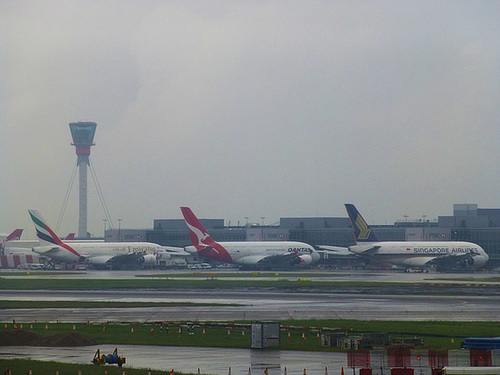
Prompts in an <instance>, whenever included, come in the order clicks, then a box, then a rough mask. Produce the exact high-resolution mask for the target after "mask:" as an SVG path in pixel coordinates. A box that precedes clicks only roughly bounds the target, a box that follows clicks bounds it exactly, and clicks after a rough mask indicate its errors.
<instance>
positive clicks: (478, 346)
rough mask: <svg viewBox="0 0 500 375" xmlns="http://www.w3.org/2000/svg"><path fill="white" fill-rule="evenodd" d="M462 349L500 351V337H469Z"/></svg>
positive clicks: (463, 343)
mask: <svg viewBox="0 0 500 375" xmlns="http://www.w3.org/2000/svg"><path fill="white" fill-rule="evenodd" d="M462 349H470V350H495V349H500V337H467V338H466V339H465V340H464V341H463V342H462Z"/></svg>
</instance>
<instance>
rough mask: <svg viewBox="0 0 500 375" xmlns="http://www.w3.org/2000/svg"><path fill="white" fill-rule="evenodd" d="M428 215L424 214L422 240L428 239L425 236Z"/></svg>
mask: <svg viewBox="0 0 500 375" xmlns="http://www.w3.org/2000/svg"><path fill="white" fill-rule="evenodd" d="M426 217H427V215H422V240H424V241H427V239H426V238H425V218H426Z"/></svg>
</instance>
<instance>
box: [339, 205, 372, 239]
mask: <svg viewBox="0 0 500 375" xmlns="http://www.w3.org/2000/svg"><path fill="white" fill-rule="evenodd" d="M345 208H346V210H347V214H348V215H349V219H350V220H351V225H352V228H353V230H354V238H355V239H356V243H363V242H365V243H366V242H378V239H377V237H376V236H375V234H374V233H373V231H372V230H371V229H370V226H369V225H368V224H367V222H366V221H365V219H363V216H361V214H360V213H359V211H358V210H357V209H356V207H355V206H354V205H353V204H350V203H346V205H345Z"/></svg>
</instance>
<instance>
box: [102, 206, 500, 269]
mask: <svg viewBox="0 0 500 375" xmlns="http://www.w3.org/2000/svg"><path fill="white" fill-rule="evenodd" d="M200 221H201V222H202V224H203V225H204V226H205V228H206V229H207V231H208V232H209V233H210V235H211V236H212V237H213V238H214V240H216V241H287V240H291V241H301V242H305V243H308V244H311V245H313V246H318V245H331V246H343V247H346V246H351V245H354V244H355V242H354V236H353V232H352V227H351V223H350V221H349V219H348V218H347V217H345V218H344V217H304V218H301V217H297V218H281V219H280V223H279V225H278V226H267V225H261V224H248V225H244V226H225V224H224V219H200ZM371 227H372V229H373V231H374V233H375V235H376V236H377V238H378V239H379V240H380V241H468V242H473V243H476V244H478V245H479V246H481V247H482V248H483V249H484V250H485V251H486V252H487V253H488V255H489V256H490V261H489V263H488V264H487V266H488V268H491V267H497V266H500V208H495V209H488V208H478V205H477V204H455V205H453V216H439V218H438V220H437V221H429V220H424V219H420V220H416V221H412V220H406V221H398V222H396V223H394V224H393V225H371ZM119 237H121V240H122V241H124V240H127V241H130V240H134V239H136V240H138V241H150V242H154V243H158V244H160V245H165V246H178V247H184V246H189V245H191V242H190V239H189V234H188V230H187V227H186V224H185V222H184V220H182V219H155V220H154V224H153V229H152V230H130V229H121V233H118V231H117V230H108V231H106V241H113V240H119ZM335 262H338V259H328V257H326V259H322V263H324V264H334V263H335Z"/></svg>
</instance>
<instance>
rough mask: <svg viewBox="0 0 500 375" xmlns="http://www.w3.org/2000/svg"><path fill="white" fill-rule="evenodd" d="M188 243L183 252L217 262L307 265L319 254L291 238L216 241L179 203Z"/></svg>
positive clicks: (260, 266) (189, 210)
mask: <svg viewBox="0 0 500 375" xmlns="http://www.w3.org/2000/svg"><path fill="white" fill-rule="evenodd" d="M181 211H182V215H183V216H184V220H185V222H186V225H187V227H188V229H189V237H190V238H191V243H192V246H187V247H186V248H185V250H186V252H188V253H191V254H196V255H198V256H199V257H201V258H206V259H211V260H215V261H218V262H223V263H230V264H237V265H240V266H247V267H256V268H288V267H291V266H309V265H311V264H314V263H316V262H317V261H318V260H319V258H320V256H319V253H318V252H317V251H316V250H315V249H314V248H313V247H312V246H311V245H308V244H306V243H303V242H294V241H262V242H256V241H252V242H250V241H249V242H216V241H214V240H213V239H212V237H210V235H209V234H208V232H207V231H206V229H205V228H204V227H203V225H202V224H201V223H200V221H199V220H198V218H197V217H196V216H195V215H194V213H193V211H191V209H190V208H189V207H181Z"/></svg>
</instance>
